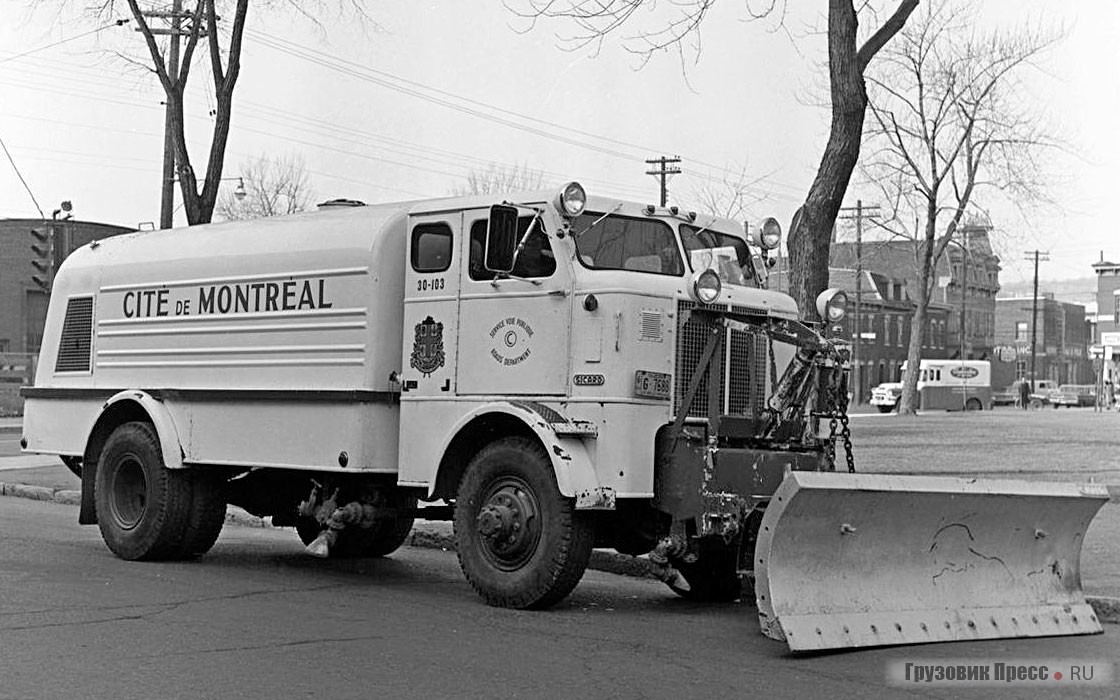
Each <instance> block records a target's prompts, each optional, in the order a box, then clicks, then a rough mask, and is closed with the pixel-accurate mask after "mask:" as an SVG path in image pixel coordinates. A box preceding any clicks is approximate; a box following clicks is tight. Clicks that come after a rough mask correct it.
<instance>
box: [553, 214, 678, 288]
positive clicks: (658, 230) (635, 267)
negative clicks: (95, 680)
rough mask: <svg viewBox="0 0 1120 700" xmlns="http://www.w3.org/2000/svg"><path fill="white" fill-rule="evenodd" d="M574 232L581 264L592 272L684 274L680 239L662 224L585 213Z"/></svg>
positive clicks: (573, 225)
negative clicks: (626, 271)
mask: <svg viewBox="0 0 1120 700" xmlns="http://www.w3.org/2000/svg"><path fill="white" fill-rule="evenodd" d="M572 231H573V237H574V238H575V241H576V252H577V253H578V257H579V261H580V262H581V263H582V264H583V265H584V266H586V267H589V268H591V269H592V270H631V271H634V272H647V273H651V274H656V275H673V276H676V277H679V276H680V275H682V274H684V262H683V261H682V260H681V254H680V249H679V248H678V247H677V237H676V236H674V235H673V229H672V228H670V227H669V225H668V224H666V223H665V222H663V221H657V220H654V219H639V218H630V217H625V216H615V215H614V214H609V215H603V214H602V213H598V214H596V213H593V212H585V213H583V214H581V215H579V216H577V217H576V219H575V221H574V222H573V224H572Z"/></svg>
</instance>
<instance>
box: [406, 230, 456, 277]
mask: <svg viewBox="0 0 1120 700" xmlns="http://www.w3.org/2000/svg"><path fill="white" fill-rule="evenodd" d="M452 238H453V236H452V233H451V227H450V226H448V225H447V224H420V225H419V226H417V227H416V228H414V229H412V269H413V270H415V271H416V272H444V271H445V270H447V268H449V267H451V251H452V244H453V241H452Z"/></svg>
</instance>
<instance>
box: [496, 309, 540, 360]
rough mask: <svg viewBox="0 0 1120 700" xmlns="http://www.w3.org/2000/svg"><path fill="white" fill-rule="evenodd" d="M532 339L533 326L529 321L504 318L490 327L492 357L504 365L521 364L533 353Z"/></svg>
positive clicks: (514, 317)
mask: <svg viewBox="0 0 1120 700" xmlns="http://www.w3.org/2000/svg"><path fill="white" fill-rule="evenodd" d="M532 339H533V327H532V326H530V325H529V322H528V321H526V320H524V319H521V318H517V317H516V316H511V317H509V318H503V319H502V320H501V321H498V322H497V323H496V324H494V327H493V328H491V329H490V357H492V358H494V361H495V362H497V363H498V364H499V365H501V366H503V367H513V366H515V365H519V364H521V363H522V362H524V361H525V360H527V359H529V356H530V355H532V354H533V349H532V347H531V345H532Z"/></svg>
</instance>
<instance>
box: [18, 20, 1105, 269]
mask: <svg viewBox="0 0 1120 700" xmlns="http://www.w3.org/2000/svg"><path fill="white" fill-rule="evenodd" d="M40 4H50V3H40ZM79 4H82V3H79ZM147 4H148V5H152V6H156V5H158V3H147ZM164 4H167V3H164ZM759 4H760V3H759V0H752V3H751V6H753V7H758V6H759ZM979 4H980V12H981V22H982V23H983V24H985V25H987V26H991V27H993V28H995V27H1002V28H1007V27H1015V26H1043V25H1044V26H1049V27H1061V28H1063V29H1064V33H1065V37H1064V39H1062V40H1061V41H1060V42H1059V43H1058V44H1057V45H1055V46H1054V47H1053V48H1052V49H1050V50H1049V51H1048V52H1047V53H1046V54H1045V55H1043V56H1042V57H1041V58H1040V60H1039V66H1038V70H1032V71H1030V73H1029V74H1027V75H1024V76H1022V79H1023V81H1024V83H1025V84H1026V85H1027V87H1028V90H1027V93H1028V95H1029V99H1031V100H1033V101H1035V103H1036V104H1037V105H1038V106H1039V107H1041V108H1042V109H1043V111H1044V112H1045V113H1046V115H1047V118H1048V121H1049V122H1051V123H1052V124H1053V128H1054V130H1055V132H1056V133H1058V134H1060V136H1061V138H1062V139H1063V140H1064V141H1065V142H1066V143H1067V144H1068V148H1067V152H1065V153H1054V154H1052V156H1049V157H1048V158H1047V165H1048V172H1049V171H1051V170H1052V172H1053V182H1052V185H1051V188H1050V192H1049V194H1050V197H1051V199H1052V200H1053V201H1054V205H1052V206H1048V207H1044V208H1042V209H1041V210H1032V211H1030V212H1029V213H1028V214H1027V215H1026V216H1024V215H1023V213H1022V212H1020V211H1018V210H1009V209H1008V210H999V209H997V210H995V211H994V212H993V214H994V216H993V224H994V225H995V232H994V238H995V244H996V248H997V252H998V253H999V254H1000V256H1001V259H1002V265H1003V272H1002V274H1001V279H1002V280H1003V281H1004V282H1021V281H1023V280H1028V279H1030V277H1031V274H1032V272H1033V270H1032V266H1031V264H1030V263H1028V262H1027V261H1026V260H1025V257H1026V255H1025V251H1028V250H1034V249H1040V250H1043V251H1047V252H1048V253H1049V260H1048V261H1047V262H1044V263H1043V264H1042V267H1041V269H1040V277H1041V278H1042V279H1043V280H1047V279H1068V278H1075V277H1090V276H1091V275H1092V269H1091V267H1090V265H1091V264H1092V263H1093V262H1096V261H1098V260H1099V259H1100V257H1101V255H1102V254H1103V256H1104V258H1105V259H1110V260H1113V261H1116V260H1120V235H1117V228H1116V226H1115V224H1114V221H1113V217H1111V216H1110V215H1109V214H1110V211H1112V210H1113V208H1114V207H1112V206H1110V205H1112V204H1113V202H1114V200H1115V198H1116V196H1117V192H1118V191H1120V187H1118V185H1120V175H1118V173H1120V134H1118V132H1117V128H1116V127H1117V122H1116V115H1117V114H1120V81H1118V79H1117V68H1120V42H1118V41H1117V39H1118V38H1120V3H1117V2H1114V1H1107V0H1078V1H1077V2H1065V3H1058V2H1047V1H1046V0H983V2H981V3H979ZM28 5H29V3H28V2H27V1H26V0H0V9H2V10H3V14H2V15H0V16H3V17H4V19H3V20H0V140H2V141H3V143H4V145H5V146H6V147H7V150H8V153H9V154H10V156H11V160H12V161H14V165H15V167H13V165H12V163H11V162H9V160H8V158H7V157H6V156H5V154H3V153H0V217H35V216H38V215H39V214H38V209H41V210H42V211H43V212H45V213H46V215H47V216H49V215H50V213H51V211H52V210H54V209H56V208H57V207H58V206H59V203H60V202H61V201H63V200H69V201H72V202H73V206H74V212H73V213H74V215H75V216H76V217H77V218H80V219H83V220H91V221H103V222H107V223H115V224H122V225H127V226H137V225H140V224H142V223H145V222H155V221H158V220H159V204H160V197H159V187H160V177H161V174H160V167H161V162H162V146H163V138H162V129H163V108H162V106H161V100H162V91H161V90H160V89H159V87H158V85H157V83H156V82H155V80H154V79H153V78H152V76H150V74H147V73H146V72H145V71H144V70H142V69H141V68H138V67H137V66H136V65H135V64H129V63H128V62H126V61H124V60H121V59H120V58H119V55H122V54H123V55H131V56H134V57H137V58H143V54H142V53H140V52H141V51H142V49H143V40H142V37H141V36H140V35H139V34H138V33H136V32H135V31H133V29H132V28H131V27H130V26H129V25H124V26H122V27H115V26H112V27H105V26H104V25H105V24H106V22H104V21H97V20H95V19H92V18H89V17H68V16H64V17H62V18H59V17H57V16H55V15H53V14H50V13H45V12H30V11H28V10H27V7H28ZM259 5H260V3H256V2H254V3H252V5H251V10H250V18H249V27H250V29H249V31H248V32H247V35H246V44H245V49H244V54H243V57H242V64H243V65H242V70H241V76H240V80H239V82H238V85H237V90H236V93H235V96H234V107H233V121H232V130H231V137H230V143H229V149H228V152H227V158H226V166H225V170H224V172H223V177H226V178H231V177H236V176H237V174H238V170H239V167H240V164H241V163H243V162H245V161H247V160H248V159H251V158H255V157H258V156H261V155H267V156H273V157H280V156H298V157H301V158H303V160H304V162H305V163H306V165H307V169H308V172H309V175H310V180H311V184H312V188H313V190H314V194H315V198H314V201H323V200H326V199H332V198H336V197H348V198H352V199H359V200H362V201H365V202H369V203H376V202H385V201H396V200H405V199H416V198H424V197H438V196H444V195H447V194H449V193H451V192H452V190H453V189H454V188H456V187H462V186H463V185H464V184H465V180H466V177H467V175H468V174H469V173H470V172H471V171H472V170H473V171H480V170H484V169H486V168H487V167H489V166H490V164H496V165H498V166H501V167H507V168H508V167H513V166H519V167H524V168H529V169H533V170H540V171H543V172H544V181H545V183H546V185H549V186H552V185H555V186H556V187H559V186H560V185H562V184H563V183H564V182H567V181H570V180H578V181H580V182H581V183H582V184H583V185H584V186H585V188H586V189H588V190H589V191H590V192H593V193H597V194H606V195H612V196H618V197H622V198H626V199H633V200H637V201H645V202H655V201H656V199H657V196H658V182H657V180H656V179H655V178H654V177H652V176H650V175H647V174H646V170H648V169H650V167H651V166H650V165H648V164H647V163H646V162H645V160H646V159H652V158H657V157H659V156H679V157H680V159H681V162H680V164H679V166H678V167H680V169H681V171H682V173H681V174H680V175H676V176H673V177H672V178H671V179H670V181H669V189H670V199H671V201H672V202H675V203H679V204H681V205H682V206H685V207H686V208H692V207H695V206H696V202H697V201H698V199H699V193H700V192H701V191H702V190H703V189H705V188H709V189H711V188H714V189H719V188H721V187H724V183H726V182H729V181H730V182H734V181H737V180H740V179H746V180H748V181H752V182H754V184H753V185H752V187H751V193H752V198H754V199H756V200H757V201H755V202H754V203H753V204H752V205H751V207H750V209H749V212H748V214H749V217H750V218H751V219H752V220H760V219H762V218H763V217H765V216H775V217H777V218H778V220H779V221H781V222H782V223H783V225H786V224H787V223H788V222H789V220H790V217H791V215H792V213H793V212H794V210H795V209H796V208H797V206H799V204H800V203H801V201H802V200H803V197H804V194H805V192H806V190H807V188H808V186H809V184H810V182H811V181H812V178H813V176H814V174H815V172H816V167H817V164H818V162H819V160H820V156H821V153H822V150H823V147H824V143H825V141H826V139H827V135H828V119H829V115H828V111H827V109H826V108H824V107H822V106H821V99H820V97H819V96H820V95H821V94H822V93H821V86H822V85H823V84H824V82H823V81H824V75H823V74H822V70H824V63H823V61H824V56H825V48H826V47H825V37H824V35H823V34H822V33H821V32H820V31H819V28H820V27H821V26H823V23H824V16H823V12H824V8H825V6H826V3H824V2H823V0H822V1H820V2H815V3H810V2H805V1H804V0H802V1H800V2H798V1H797V0H791V2H790V3H789V4H788V5H787V6H786V11H785V12H784V13H783V14H781V15H780V16H772V17H770V18H767V19H763V20H750V18H749V14H748V11H747V4H746V3H745V2H743V1H742V0H740V1H738V2H731V1H730V0H729V1H728V2H723V3H717V4H716V5H715V6H714V9H713V10H712V12H711V14H710V15H709V16H708V17H707V18H706V19H705V21H704V24H703V25H702V27H701V35H700V39H701V50H700V51H699V53H695V52H692V51H691V50H689V51H686V53H685V55H684V56H683V58H682V57H681V56H679V55H677V54H673V53H666V54H659V55H655V56H654V57H652V59H651V60H649V61H648V62H646V63H645V64H644V65H642V62H641V61H640V59H639V58H638V57H637V56H636V55H635V54H634V53H632V52H630V51H628V50H627V49H628V47H630V48H632V47H634V46H636V45H637V44H635V43H633V42H630V43H628V42H626V41H624V39H625V38H626V37H627V36H632V35H634V34H636V33H637V32H638V31H640V30H641V29H642V28H654V27H658V26H663V24H664V22H665V20H666V19H667V17H668V15H667V14H666V13H667V12H670V11H671V10H672V3H658V4H657V5H656V6H655V7H656V8H657V9H656V10H653V11H645V10H642V11H641V12H639V13H637V14H636V16H635V17H634V18H633V20H632V22H633V24H630V25H628V26H626V27H624V28H623V30H622V31H621V32H620V33H619V34H618V35H617V36H610V37H608V38H606V40H605V41H604V42H603V43H602V44H601V45H600V46H598V47H597V48H596V47H586V46H585V47H582V48H580V47H575V46H573V45H571V44H570V43H568V42H565V37H570V36H571V35H572V34H573V33H574V32H575V27H574V26H573V25H572V24H570V23H569V22H565V21H561V20H549V21H541V22H538V23H536V25H535V26H530V25H529V24H528V23H527V22H526V21H524V20H522V19H519V18H518V17H516V16H515V15H514V14H513V13H512V12H511V11H510V9H509V8H508V7H507V5H512V6H514V7H522V8H523V7H525V6H526V5H525V2H524V0H507V2H506V4H503V3H502V2H501V1H499V0H474V1H473V2H463V1H462V0H428V1H416V2H407V3H391V2H387V1H385V0H368V1H367V6H368V8H369V10H370V14H371V16H372V18H373V21H372V22H370V21H367V22H362V21H359V20H357V19H356V18H355V17H354V16H352V15H343V16H340V15H339V13H338V12H336V11H331V10H329V9H324V11H322V12H321V13H319V14H318V15H317V20H318V22H317V24H316V23H312V22H309V21H307V20H306V19H304V18H299V17H298V16H294V15H293V13H292V12H291V11H288V12H283V11H278V10H271V11H269V10H266V9H263V8H261V7H259ZM120 6H121V9H122V10H123V9H124V7H125V6H124V4H123V3H120ZM323 6H324V8H331V7H333V6H334V5H332V3H331V2H329V0H325V1H324V2H323ZM120 16H121V17H124V16H126V15H125V14H123V13H122V14H121V15H120ZM201 53H202V52H200V55H201ZM24 54H26V55H24ZM208 81H209V75H208V71H207V69H206V66H205V63H200V64H199V65H198V66H196V69H195V70H194V72H193V73H192V77H191V89H190V90H189V92H188V107H187V132H188V140H189V141H190V142H191V148H192V153H193V158H194V162H195V166H196V170H199V171H200V170H202V169H203V168H204V165H203V164H204V163H205V149H206V146H207V144H208V140H209V132H210V130H211V128H212V125H213V120H212V118H211V117H210V116H209V111H210V109H211V107H212V104H213V99H212V97H209V95H208V90H207V83H208ZM17 169H18V172H17ZM20 175H22V181H21V179H20ZM24 182H25V183H26V186H25V185H24ZM224 186H226V187H231V188H232V187H235V186H236V181H233V180H228V181H226V182H225V183H224ZM28 190H30V193H29V191H28ZM32 196H33V197H34V200H33V199H32ZM874 197H875V195H874V191H873V190H872V189H870V188H867V187H862V188H861V186H860V185H855V186H853V188H852V189H850V191H849V199H850V200H851V201H849V202H846V204H849V205H851V204H854V203H855V200H856V199H857V198H863V199H864V200H865V201H868V202H873V201H874ZM177 201H178V200H177ZM36 202H37V203H38V209H37V207H36ZM176 223H177V224H182V223H185V216H184V214H183V212H182V210H181V209H180V210H179V211H178V212H177V214H176Z"/></svg>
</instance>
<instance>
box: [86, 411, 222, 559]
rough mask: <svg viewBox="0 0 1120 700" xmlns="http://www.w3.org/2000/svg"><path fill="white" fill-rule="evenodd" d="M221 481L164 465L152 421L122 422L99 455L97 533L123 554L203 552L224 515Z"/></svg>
mask: <svg viewBox="0 0 1120 700" xmlns="http://www.w3.org/2000/svg"><path fill="white" fill-rule="evenodd" d="M222 484H223V481H222V480H221V479H220V478H219V477H218V476H216V475H212V474H196V473H194V472H192V471H189V470H183V469H175V470H172V469H168V468H167V466H166V465H165V464H164V462H163V454H162V452H161V450H160V445H159V438H158V436H157V435H156V432H155V428H153V427H152V425H151V424H150V423H142V422H132V423H125V424H123V425H121V426H119V427H117V429H116V430H114V431H113V433H112V434H111V435H110V436H109V439H108V440H107V441H106V442H105V447H104V449H103V450H102V451H101V457H100V459H99V460H98V465H97V476H96V479H95V483H94V502H95V504H96V507H97V524H98V527H99V528H100V530H101V537H102V538H103V539H104V540H105V544H106V545H108V547H109V549H110V550H111V551H112V552H113V553H114V554H116V555H117V556H118V557H120V558H122V559H128V560H137V559H149V560H155V559H185V558H191V557H194V556H197V555H200V554H203V553H205V552H206V551H207V550H209V549H210V547H211V546H212V545H213V544H214V541H215V540H216V539H217V537H218V533H219V532H220V531H221V528H222V523H223V522H224V520H225V506H226V504H225V499H224V494H223V493H222Z"/></svg>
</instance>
